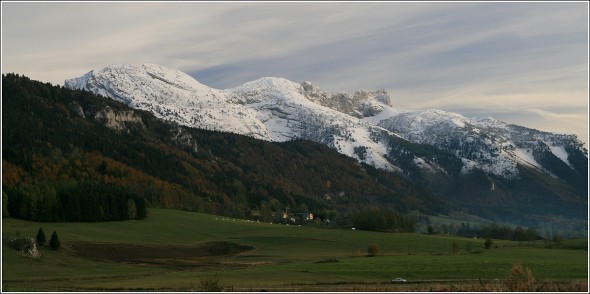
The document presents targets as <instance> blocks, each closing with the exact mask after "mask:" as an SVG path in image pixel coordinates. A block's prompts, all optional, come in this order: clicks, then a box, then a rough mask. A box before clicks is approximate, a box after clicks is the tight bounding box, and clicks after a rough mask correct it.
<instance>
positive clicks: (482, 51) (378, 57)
mask: <svg viewBox="0 0 590 294" xmlns="http://www.w3.org/2000/svg"><path fill="white" fill-rule="evenodd" d="M113 63H129V64H143V63H156V64H160V65H164V66H168V67H172V68H177V69H180V70H182V71H184V72H186V73H188V74H190V75H191V76H193V77H195V78H196V79H197V80H199V81H200V82H202V83H204V84H207V85H209V86H211V87H214V88H218V89H225V88H230V87H234V86H237V85H240V84H242V83H244V82H247V81H251V80H254V79H258V78H261V77H265V76H276V77H283V78H287V79H289V80H292V81H294V82H303V81H310V82H312V83H314V84H315V85H317V86H319V87H320V88H322V89H324V90H328V91H337V92H340V91H354V90H358V89H377V88H385V89H386V90H387V91H388V92H389V93H390V95H391V98H392V101H393V104H394V107H397V108H403V109H430V108H438V109H443V110H447V111H453V112H458V113H461V114H463V115H465V116H469V117H471V116H492V117H495V118H497V119H500V120H503V121H505V122H508V123H515V124H519V125H523V126H527V127H532V128H536V129H540V130H545V131H554V132H560V133H568V134H576V135H578V137H579V138H580V139H581V140H582V141H584V142H588V3H586V2H569V3H559V2H555V3H544V2H537V3H515V2H508V3H481V2H480V3H475V2H448V3H432V2H431V3H401V2H393V3H260V2H258V3H255V2H251V3H221V2H217V3H178V2H177V3H166V2H144V3H105V2H103V3H17V2H12V3H10V2H2V72H3V73H9V72H14V73H19V74H24V75H26V76H28V77H30V78H32V79H35V80H40V81H43V82H51V83H53V84H60V85H63V82H64V80H65V79H68V78H73V77H78V76H81V75H83V74H84V73H86V72H88V71H90V70H92V69H99V68H103V67H105V66H107V65H109V64H113Z"/></svg>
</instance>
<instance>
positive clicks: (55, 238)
mask: <svg viewBox="0 0 590 294" xmlns="http://www.w3.org/2000/svg"><path fill="white" fill-rule="evenodd" d="M49 246H50V247H51V249H53V250H58V249H59V247H60V246H61V243H60V242H59V237H58V236H57V232H56V231H53V234H51V239H50V240H49Z"/></svg>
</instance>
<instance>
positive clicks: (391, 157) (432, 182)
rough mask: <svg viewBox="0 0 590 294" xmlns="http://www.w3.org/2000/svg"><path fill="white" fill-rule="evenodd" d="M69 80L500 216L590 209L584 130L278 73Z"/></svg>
mask: <svg viewBox="0 0 590 294" xmlns="http://www.w3.org/2000/svg"><path fill="white" fill-rule="evenodd" d="M64 86H65V87H67V88H70V89H81V90H86V91H90V92H93V93H95V94H98V95H102V96H104V97H108V98H111V99H114V100H117V101H120V102H123V103H125V104H127V105H128V106H130V107H132V108H136V109H141V110H145V111H148V112H150V113H153V114H154V115H155V116H156V117H158V118H160V119H164V120H167V121H172V122H175V123H178V124H180V125H184V126H188V127H194V128H199V129H207V130H215V131H221V132H228V133H236V134H242V135H246V136H249V137H252V138H255V139H260V140H265V141H271V142H285V141H292V140H307V141H312V142H315V143H319V144H322V145H325V146H328V147H329V148H331V149H333V150H335V151H337V152H339V153H341V154H344V155H346V156H349V157H351V158H354V159H356V160H357V161H359V162H362V163H366V164H369V165H372V166H374V167H376V168H378V169H382V170H386V171H389V172H392V173H396V174H401V175H403V176H404V177H405V178H407V179H409V180H411V181H412V182H414V183H415V184H418V185H421V186H424V187H427V188H428V189H430V190H431V191H433V192H434V193H435V194H437V195H439V196H440V197H442V198H444V199H447V200H450V201H451V202H452V203H456V204H461V206H462V207H466V208H468V209H470V211H471V212H473V213H476V214H478V215H483V216H485V217H488V218H491V219H502V218H507V219H510V220H512V221H515V222H520V223H522V222H523V219H527V221H531V222H535V221H532V219H531V218H529V217H527V216H523V214H527V215H528V214H530V213H532V214H535V215H536V214H539V215H542V217H541V218H546V217H548V216H551V217H553V216H555V215H560V216H564V217H573V218H586V216H587V203H588V199H587V198H588V197H587V195H588V193H587V192H588V152H587V150H586V149H585V148H584V145H583V143H582V142H581V141H580V140H578V139H577V137H576V136H575V135H564V134H555V133H549V132H543V131H539V130H534V129H530V128H526V127H522V126H517V125H512V124H507V123H505V122H502V121H499V120H496V119H493V118H491V117H487V118H467V117H464V116H462V115H460V114H457V113H451V112H446V111H442V110H437V109H429V110H420V111H416V110H402V109H397V108H394V107H393V105H392V101H391V98H390V96H389V95H388V93H387V92H386V91H385V90H384V89H378V90H375V91H366V90H359V91H356V92H354V93H344V92H342V93H329V92H326V91H323V90H322V89H321V88H319V87H318V86H316V85H314V84H312V83H311V82H303V83H295V82H291V81H289V80H286V79H283V78H276V77H265V78H261V79H258V80H255V81H252V82H247V83H245V84H243V85H240V86H238V87H235V88H231V89H224V90H220V89H214V88H211V87H208V86H206V85H203V84H201V83H199V82H198V81H197V80H195V79H194V78H192V77H191V76H189V75H187V74H185V73H183V72H181V71H179V70H176V69H171V68H167V67H164V66H160V65H154V64H144V65H140V66H134V65H120V64H116V65H111V66H108V67H106V68H103V69H98V70H93V71H90V72H88V73H87V74H85V75H83V76H81V77H78V78H73V79H69V80H66V81H65V84H64ZM525 212H526V213H525ZM533 218H535V219H538V216H537V217H533ZM525 222H526V221H525Z"/></svg>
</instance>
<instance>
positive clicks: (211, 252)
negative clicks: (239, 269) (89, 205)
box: [68, 241, 254, 267]
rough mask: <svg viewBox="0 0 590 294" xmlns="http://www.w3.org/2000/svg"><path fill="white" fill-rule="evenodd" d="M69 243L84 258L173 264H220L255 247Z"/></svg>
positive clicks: (164, 264)
mask: <svg viewBox="0 0 590 294" xmlns="http://www.w3.org/2000/svg"><path fill="white" fill-rule="evenodd" d="M68 247H69V248H70V249H71V251H72V253H73V254H74V255H76V256H79V257H83V258H90V259H97V260H106V261H114V262H129V263H141V264H146V265H155V266H172V267H194V266H207V265H217V266H219V265H220V264H222V263H223V262H222V260H223V259H224V258H226V257H231V256H235V255H238V254H240V253H244V252H247V251H251V250H253V249H254V247H251V246H247V245H240V244H235V243H230V242H224V241H223V242H208V243H204V244H200V245H197V246H173V245H138V244H126V243H85V242H84V243H83V242H78V243H68ZM232 264H233V263H232Z"/></svg>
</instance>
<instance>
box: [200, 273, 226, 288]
mask: <svg viewBox="0 0 590 294" xmlns="http://www.w3.org/2000/svg"><path fill="white" fill-rule="evenodd" d="M199 290H201V291H202V292H221V290H223V285H222V284H221V278H220V277H219V273H214V274H213V275H209V274H207V275H206V276H205V277H204V278H203V279H202V280H201V285H200V287H199Z"/></svg>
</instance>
